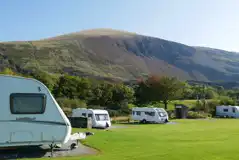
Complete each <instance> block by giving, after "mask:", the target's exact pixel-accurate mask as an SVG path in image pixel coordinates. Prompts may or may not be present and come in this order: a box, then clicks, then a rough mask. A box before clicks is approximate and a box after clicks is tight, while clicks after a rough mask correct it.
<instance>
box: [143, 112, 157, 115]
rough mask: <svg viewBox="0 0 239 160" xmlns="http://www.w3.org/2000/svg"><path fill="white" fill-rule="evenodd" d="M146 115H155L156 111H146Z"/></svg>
mask: <svg viewBox="0 0 239 160" xmlns="http://www.w3.org/2000/svg"><path fill="white" fill-rule="evenodd" d="M145 115H149V116H155V112H145Z"/></svg>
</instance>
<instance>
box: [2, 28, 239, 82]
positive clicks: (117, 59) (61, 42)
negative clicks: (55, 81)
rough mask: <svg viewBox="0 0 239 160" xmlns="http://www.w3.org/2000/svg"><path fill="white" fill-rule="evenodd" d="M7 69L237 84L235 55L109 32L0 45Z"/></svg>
mask: <svg viewBox="0 0 239 160" xmlns="http://www.w3.org/2000/svg"><path fill="white" fill-rule="evenodd" d="M6 66H7V67H9V66H10V67H13V68H15V69H17V70H21V71H22V70H31V69H34V68H38V69H41V70H45V71H48V72H51V73H59V72H67V73H70V74H72V75H82V76H93V77H98V78H99V77H106V78H115V79H121V80H130V79H135V78H138V77H140V76H145V75H148V74H157V75H167V76H176V77H178V78H179V79H182V80H197V81H238V80H239V73H238V70H239V54H237V53H234V52H227V51H223V50H217V49H211V48H204V47H191V46H187V45H184V44H180V43H175V42H171V41H167V40H163V39H159V38H155V37H148V36H143V35H138V34H136V33H129V32H125V31H117V30H111V29H95V30H86V31H82V32H76V33H72V34H67V35H61V36H58V37H53V38H48V39H43V40H38V41H29V42H28V41H26V42H24V41H19V42H3V43H0V69H2V68H4V67H6Z"/></svg>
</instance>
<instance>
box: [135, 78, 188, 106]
mask: <svg viewBox="0 0 239 160" xmlns="http://www.w3.org/2000/svg"><path fill="white" fill-rule="evenodd" d="M183 87H184V83H182V82H180V81H178V80H177V79H176V78H169V77H157V76H150V77H149V78H148V79H147V80H146V81H141V82H140V83H139V85H138V87H137V88H136V98H137V102H138V103H141V104H142V103H149V102H163V103H164V106H165V109H167V104H168V102H169V101H171V100H173V99H176V98H179V97H180V93H182V88H183Z"/></svg>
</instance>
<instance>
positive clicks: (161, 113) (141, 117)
mask: <svg viewBox="0 0 239 160" xmlns="http://www.w3.org/2000/svg"><path fill="white" fill-rule="evenodd" d="M131 118H132V120H135V121H140V122H141V123H147V122H150V123H166V122H168V113H167V112H166V111H165V110H164V109H163V108H150V107H142V108H138V107H137V108H132V115H131Z"/></svg>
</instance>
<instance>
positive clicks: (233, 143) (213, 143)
mask: <svg viewBox="0 0 239 160" xmlns="http://www.w3.org/2000/svg"><path fill="white" fill-rule="evenodd" d="M177 122H178V123H177V124H170V125H133V126H130V125H128V128H120V129H119V128H118V129H114V130H111V131H102V130H99V131H96V130H94V132H95V135H94V136H91V137H88V138H87V139H86V140H85V141H84V143H86V144H87V145H90V146H92V147H94V148H97V149H99V150H100V151H101V152H100V153H99V154H98V155H91V156H83V157H67V158H66V157H65V158H54V159H55V160H62V159H67V160H78V159H81V160H122V159H124V160H126V159H128V160H145V159H148V160H154V159H155V160H160V159H162V160H165V159H167V160H178V159H183V160H238V159H239V154H238V147H237V146H238V142H239V127H238V126H239V120H232V119H230V120H229V119H228V120H226V119H225V120H214V119H212V120H178V121H177ZM75 131H77V130H75ZM42 160H45V159H44V158H43V159H42Z"/></svg>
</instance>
